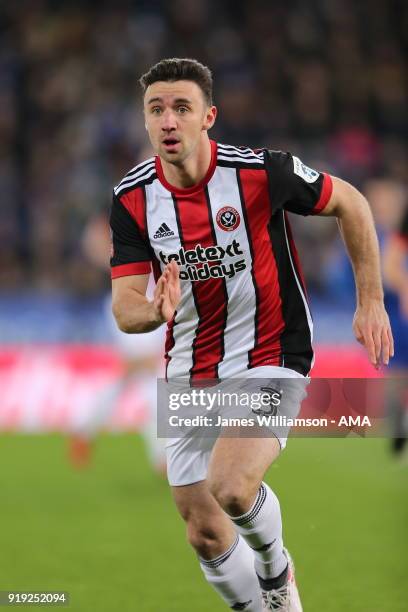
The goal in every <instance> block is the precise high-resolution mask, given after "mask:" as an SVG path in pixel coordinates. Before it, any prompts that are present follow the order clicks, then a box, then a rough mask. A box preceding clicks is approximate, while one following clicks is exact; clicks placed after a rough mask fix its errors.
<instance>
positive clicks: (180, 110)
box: [177, 106, 188, 115]
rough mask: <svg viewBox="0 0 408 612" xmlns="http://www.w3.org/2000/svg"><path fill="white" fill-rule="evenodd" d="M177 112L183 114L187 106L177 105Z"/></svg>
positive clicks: (186, 110)
mask: <svg viewBox="0 0 408 612" xmlns="http://www.w3.org/2000/svg"><path fill="white" fill-rule="evenodd" d="M177 112H178V113H179V114H180V115H184V114H185V113H187V112H188V108H187V106H179V107H178V109H177Z"/></svg>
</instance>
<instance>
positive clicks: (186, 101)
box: [147, 96, 192, 104]
mask: <svg viewBox="0 0 408 612" xmlns="http://www.w3.org/2000/svg"><path fill="white" fill-rule="evenodd" d="M153 102H163V98H160V97H159V96H157V97H155V98H150V100H148V102H147V103H148V104H153ZM174 103H175V104H192V101H191V100H189V99H188V98H176V99H175V100H174Z"/></svg>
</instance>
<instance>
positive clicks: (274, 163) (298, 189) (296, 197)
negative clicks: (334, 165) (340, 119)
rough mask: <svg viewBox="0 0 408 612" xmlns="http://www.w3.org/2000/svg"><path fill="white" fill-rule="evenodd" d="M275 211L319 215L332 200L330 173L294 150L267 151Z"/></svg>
mask: <svg viewBox="0 0 408 612" xmlns="http://www.w3.org/2000/svg"><path fill="white" fill-rule="evenodd" d="M265 165H266V168H267V171H268V177H269V186H270V194H271V202H272V207H273V210H274V211H276V210H279V209H284V210H288V211H290V212H293V213H296V214H298V215H318V214H319V213H320V212H321V211H322V210H323V209H324V207H325V206H326V204H327V203H328V201H329V200H330V196H331V194H332V191H333V183H332V180H331V177H330V175H329V174H326V173H324V172H318V171H317V170H313V169H312V168H309V167H308V166H305V164H303V162H302V161H301V160H300V159H299V158H298V157H295V156H294V155H291V153H284V152H282V151H269V150H266V151H265Z"/></svg>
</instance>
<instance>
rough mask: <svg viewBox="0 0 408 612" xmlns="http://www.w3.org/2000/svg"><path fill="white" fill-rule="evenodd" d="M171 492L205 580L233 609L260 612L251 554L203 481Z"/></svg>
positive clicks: (259, 599)
mask: <svg viewBox="0 0 408 612" xmlns="http://www.w3.org/2000/svg"><path fill="white" fill-rule="evenodd" d="M172 492H173V497H174V500H175V502H176V505H177V508H178V510H179V512H180V514H181V516H182V517H183V519H184V520H185V522H186V525H187V538H188V540H189V542H190V544H191V545H192V546H193V548H194V549H195V550H196V552H197V554H198V555H199V558H200V565H201V568H202V570H203V572H204V575H205V577H206V579H207V581H208V582H209V583H210V584H211V585H212V586H213V587H214V588H215V590H216V591H217V592H218V593H219V595H221V597H222V598H223V599H224V600H225V601H226V603H227V604H228V606H229V607H230V608H232V609H233V610H234V609H235V610H246V611H247V612H260V611H261V605H262V604H261V595H260V590H259V583H258V581H257V579H256V575H255V572H254V568H253V555H252V552H251V550H250V549H249V548H248V546H247V545H246V544H245V542H244V541H243V540H242V539H241V538H240V537H239V536H238V535H237V533H236V531H235V529H234V526H233V523H232V522H231V520H230V519H229V518H228V516H227V515H226V514H225V512H224V511H223V510H222V509H221V508H220V506H219V504H218V503H217V502H216V500H215V499H214V497H213V496H212V495H211V494H210V492H209V490H208V486H207V483H206V481H201V482H198V483H195V484H191V485H186V486H176V487H175V486H173V487H172Z"/></svg>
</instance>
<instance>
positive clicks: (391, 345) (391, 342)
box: [387, 327, 394, 357]
mask: <svg viewBox="0 0 408 612" xmlns="http://www.w3.org/2000/svg"><path fill="white" fill-rule="evenodd" d="M387 335H388V340H389V342H390V357H394V336H393V335H392V330H391V327H388V329H387Z"/></svg>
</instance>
